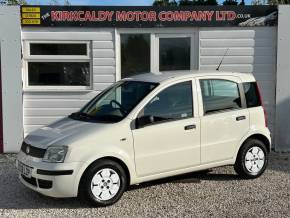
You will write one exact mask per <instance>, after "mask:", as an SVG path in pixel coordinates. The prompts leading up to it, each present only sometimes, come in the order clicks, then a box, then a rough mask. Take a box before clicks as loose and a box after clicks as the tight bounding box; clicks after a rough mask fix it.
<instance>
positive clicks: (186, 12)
mask: <svg viewBox="0 0 290 218" xmlns="http://www.w3.org/2000/svg"><path fill="white" fill-rule="evenodd" d="M21 15H22V25H38V26H87V27H167V26H169V27H174V26H176V27H180V26H241V23H243V22H246V21H253V20H258V19H260V21H261V22H260V25H261V26H262V25H275V24H276V21H277V7H275V6H199V7H147V6H144V7H142V6H138V7H122V6H120V7H109V6H107V7H106V6H102V7H97V6H22V8H21Z"/></svg>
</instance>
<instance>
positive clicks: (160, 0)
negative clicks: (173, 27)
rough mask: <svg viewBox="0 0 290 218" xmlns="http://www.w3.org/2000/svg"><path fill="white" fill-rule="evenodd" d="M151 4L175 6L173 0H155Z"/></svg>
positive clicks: (175, 3)
mask: <svg viewBox="0 0 290 218" xmlns="http://www.w3.org/2000/svg"><path fill="white" fill-rule="evenodd" d="M153 6H161V7H166V6H177V2H176V1H175V0H155V1H154V2H153Z"/></svg>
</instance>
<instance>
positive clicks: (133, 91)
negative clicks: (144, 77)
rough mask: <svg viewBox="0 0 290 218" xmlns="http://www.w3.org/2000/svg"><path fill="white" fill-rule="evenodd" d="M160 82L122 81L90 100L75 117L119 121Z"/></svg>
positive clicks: (87, 119)
mask: <svg viewBox="0 0 290 218" xmlns="http://www.w3.org/2000/svg"><path fill="white" fill-rule="evenodd" d="M157 85H158V84H157V83H150V82H140V81H121V82H119V83H116V84H115V85H113V86H112V87H110V88H109V89H107V90H105V91H104V92H102V93H101V94H100V95H98V96H97V97H96V98H94V99H93V100H92V101H90V102H89V103H88V104H87V105H86V106H84V108H83V109H81V110H80V112H78V113H75V114H74V115H73V116H71V117H72V118H74V119H82V120H85V121H97V122H98V121H99V122H119V121H120V120H122V119H123V118H125V117H126V116H127V115H128V114H129V113H130V112H131V111H132V110H133V109H134V107H135V106H136V105H137V104H138V103H139V102H140V101H141V100H142V99H143V98H144V97H145V96H146V95H148V94H149V93H150V92H151V91H152V90H153V89H154V88H155V87H156V86H157Z"/></svg>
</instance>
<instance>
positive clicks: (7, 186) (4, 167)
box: [0, 153, 290, 218]
mask: <svg viewBox="0 0 290 218" xmlns="http://www.w3.org/2000/svg"><path fill="white" fill-rule="evenodd" d="M14 159H15V155H0V193H1V194H0V217H3V218H4V217H26V218H28V217H209V216H213V217H290V154H280V155H278V154H275V153H272V154H271V157H270V162H269V167H268V170H267V171H266V172H265V174H264V175H263V176H262V177H260V178H258V179H255V180H240V179H239V178H238V177H237V176H236V174H235V172H234V170H233V168H232V167H230V166H227V167H220V168H216V169H212V170H209V171H204V172H198V173H191V174H187V175H183V176H178V177H174V178H169V179H164V180H159V181H154V182H149V183H145V184H140V185H138V186H133V187H131V188H130V189H129V190H128V191H127V192H126V193H125V194H124V196H123V197H122V198H121V200H120V201H119V202H118V203H117V204H115V205H113V206H111V207H106V208H92V207H89V206H88V205H86V204H84V203H80V202H79V201H78V199H74V198H73V199H54V198H49V197H45V196H42V195H40V194H38V193H35V192H33V191H31V190H29V189H27V188H25V187H24V186H23V185H22V184H20V182H19V181H18V178H17V172H16V169H15V167H14Z"/></svg>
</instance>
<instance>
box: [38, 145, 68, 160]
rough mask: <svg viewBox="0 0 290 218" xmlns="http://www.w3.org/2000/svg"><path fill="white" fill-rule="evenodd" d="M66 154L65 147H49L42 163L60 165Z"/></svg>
mask: <svg viewBox="0 0 290 218" xmlns="http://www.w3.org/2000/svg"><path fill="white" fill-rule="evenodd" d="M66 153H67V146H49V147H48V148H47V150H46V152H45V154H44V157H43V159H42V160H43V161H44V162H51V163H62V162H63V161H64V158H65V155H66Z"/></svg>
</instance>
